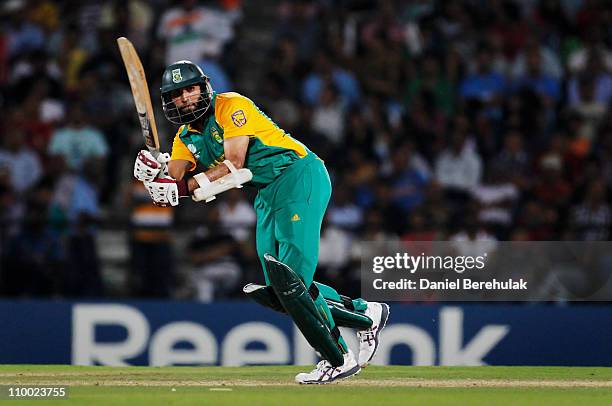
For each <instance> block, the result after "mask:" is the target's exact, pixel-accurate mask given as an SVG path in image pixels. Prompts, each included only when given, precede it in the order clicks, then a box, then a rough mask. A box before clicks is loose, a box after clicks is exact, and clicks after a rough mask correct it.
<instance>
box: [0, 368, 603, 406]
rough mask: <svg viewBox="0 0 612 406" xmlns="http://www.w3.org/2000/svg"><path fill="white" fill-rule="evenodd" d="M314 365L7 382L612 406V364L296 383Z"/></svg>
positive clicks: (134, 405) (138, 390)
mask: <svg viewBox="0 0 612 406" xmlns="http://www.w3.org/2000/svg"><path fill="white" fill-rule="evenodd" d="M309 368H310V367H295V366H261V367H259V366H258V367H237V368H226V367H126V368H119V367H77V366H54V365H51V366H33V365H10V366H9V365H7V366H0V386H2V385H5V386H6V385H66V386H68V387H69V399H68V400H47V401H45V400H21V401H19V402H18V404H19V405H26V404H33V405H42V404H45V403H53V404H58V402H62V403H72V404H78V405H123V404H129V405H131V406H138V405H146V406H152V405H231V406H237V405H243V404H245V405H247V404H248V405H285V406H286V405H290V406H299V405H308V406H311V405H319V404H320V405H356V406H358V405H379V404H396V405H419V406H423V405H451V404H465V405H495V406H503V405H571V406H576V405H585V404H588V405H589V406H591V405H611V404H612V368H586V367H585V368H565V367H488V366H487V367H403V366H388V367H376V366H370V367H368V368H367V369H364V370H362V372H361V374H359V375H358V376H356V377H353V378H349V379H348V380H345V381H341V382H338V383H333V384H329V385H306V386H301V385H296V384H294V383H293V377H294V375H295V374H296V373H298V372H301V371H305V370H308V369H309ZM1 402H3V401H0V403H1ZM4 402H7V401H4Z"/></svg>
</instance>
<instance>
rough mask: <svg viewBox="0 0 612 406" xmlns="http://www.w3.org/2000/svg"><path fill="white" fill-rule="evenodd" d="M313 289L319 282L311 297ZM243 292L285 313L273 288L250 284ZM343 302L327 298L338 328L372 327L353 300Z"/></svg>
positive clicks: (368, 319)
mask: <svg viewBox="0 0 612 406" xmlns="http://www.w3.org/2000/svg"><path fill="white" fill-rule="evenodd" d="M313 287H315V288H317V282H313V284H312V285H311V288H310V289H308V292H309V293H310V297H311V298H312V297H313V296H314V295H313ZM242 291H243V292H244V293H246V295H247V296H248V297H250V298H251V299H253V300H254V301H256V302H257V303H259V304H260V305H262V306H265V307H269V308H270V309H272V310H275V311H277V312H281V313H285V314H287V312H286V311H285V308H284V307H283V305H282V304H281V303H280V301H279V300H278V297H277V296H276V293H274V289H273V288H272V286H262V285H256V284H254V283H249V284H248V285H246V286H245V287H244V288H243V289H242ZM340 300H341V302H337V301H334V300H331V299H328V298H325V301H326V302H327V305H328V306H329V311H330V312H331V314H332V317H333V318H334V321H335V322H336V325H337V326H338V327H348V328H355V329H357V330H366V329H368V328H370V327H372V320H371V319H370V318H369V317H368V316H366V315H365V314H363V313H359V312H356V311H355V310H354V306H353V304H352V300H351V299H350V298H348V297H346V296H341V299H340Z"/></svg>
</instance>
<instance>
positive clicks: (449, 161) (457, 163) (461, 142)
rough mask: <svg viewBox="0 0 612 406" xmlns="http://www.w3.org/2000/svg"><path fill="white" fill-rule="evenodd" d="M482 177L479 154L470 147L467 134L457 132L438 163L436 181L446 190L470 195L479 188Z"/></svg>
mask: <svg viewBox="0 0 612 406" xmlns="http://www.w3.org/2000/svg"><path fill="white" fill-rule="evenodd" d="M481 175H482V162H481V159H480V157H479V156H478V153H477V152H476V151H474V150H473V149H472V148H471V147H470V146H469V145H468V143H467V141H466V136H465V134H462V133H460V132H458V131H455V132H454V133H453V134H452V136H451V139H450V145H449V147H448V148H447V149H445V150H444V151H443V152H442V153H441V154H440V156H439V157H438V159H437V161H436V180H437V181H438V182H439V183H440V185H442V187H444V188H446V189H449V190H455V191H459V192H464V193H468V192H470V191H471V190H472V189H473V188H475V187H476V186H478V184H479V183H480V178H481Z"/></svg>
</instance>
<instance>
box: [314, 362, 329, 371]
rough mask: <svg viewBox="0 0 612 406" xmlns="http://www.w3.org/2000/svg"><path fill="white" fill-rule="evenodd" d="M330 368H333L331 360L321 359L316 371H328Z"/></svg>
mask: <svg viewBox="0 0 612 406" xmlns="http://www.w3.org/2000/svg"><path fill="white" fill-rule="evenodd" d="M329 368H332V366H331V364H330V363H329V361H327V360H325V359H324V360H321V361H319V363H318V364H317V367H316V368H315V371H321V372H326V371H327V370H329Z"/></svg>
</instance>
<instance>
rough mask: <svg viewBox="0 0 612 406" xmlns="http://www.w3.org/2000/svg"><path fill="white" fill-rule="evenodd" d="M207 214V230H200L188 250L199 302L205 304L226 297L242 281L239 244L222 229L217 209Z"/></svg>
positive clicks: (210, 210) (212, 209)
mask: <svg viewBox="0 0 612 406" xmlns="http://www.w3.org/2000/svg"><path fill="white" fill-rule="evenodd" d="M207 213H208V215H207V223H206V228H201V229H199V230H198V232H197V233H196V235H195V236H194V238H193V239H192V240H191V241H190V242H189V247H188V250H187V252H188V255H189V262H190V264H191V266H192V269H193V273H192V279H193V283H194V285H195V288H196V295H197V299H198V300H199V301H202V302H210V301H212V300H214V299H220V298H223V297H227V296H228V295H230V294H231V293H233V292H235V291H236V290H237V288H238V285H239V283H240V281H241V278H242V270H241V267H240V264H239V262H238V260H237V257H238V256H237V254H238V253H239V252H240V248H239V244H238V243H236V241H235V240H234V239H233V238H232V236H231V234H229V233H228V232H226V231H224V229H223V228H222V227H221V226H220V224H219V220H220V219H219V212H218V210H217V209H216V208H214V207H213V208H211V209H209V210H208V211H207Z"/></svg>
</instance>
